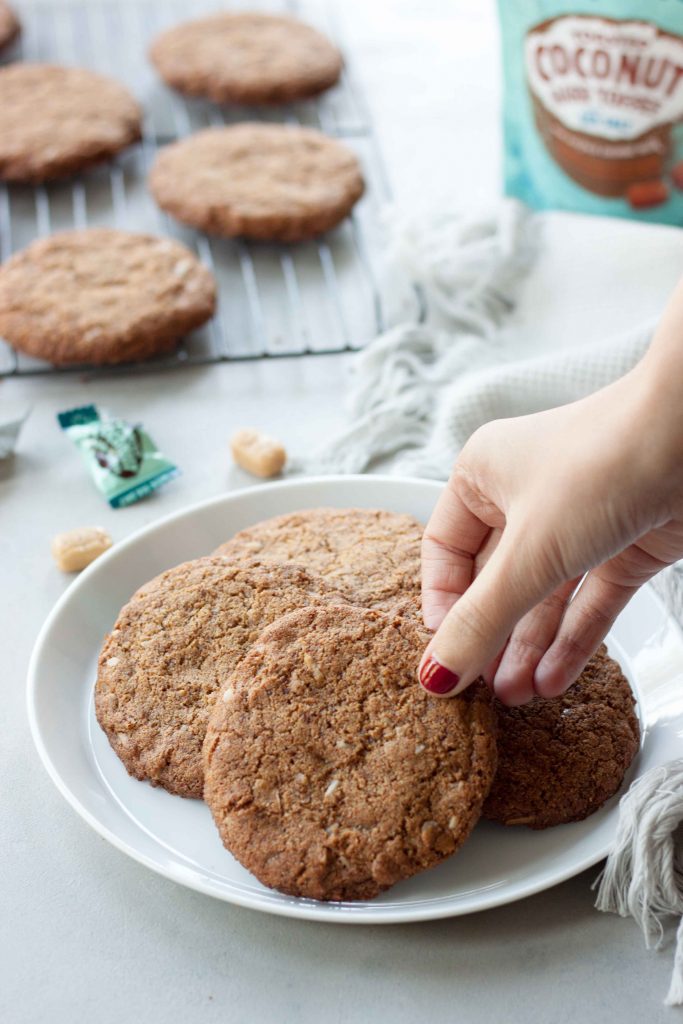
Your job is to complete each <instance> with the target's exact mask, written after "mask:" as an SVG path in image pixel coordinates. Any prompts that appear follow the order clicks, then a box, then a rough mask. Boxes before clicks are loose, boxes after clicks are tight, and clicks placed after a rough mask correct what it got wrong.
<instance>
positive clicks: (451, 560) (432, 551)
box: [422, 479, 491, 629]
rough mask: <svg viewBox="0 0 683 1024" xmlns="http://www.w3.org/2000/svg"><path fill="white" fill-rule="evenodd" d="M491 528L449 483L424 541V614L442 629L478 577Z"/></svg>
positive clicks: (428, 623)
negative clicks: (477, 563)
mask: <svg viewBox="0 0 683 1024" xmlns="http://www.w3.org/2000/svg"><path fill="white" fill-rule="evenodd" d="M490 529H491V528H490V526H488V524H487V523H485V522H483V521H482V520H481V519H479V517H478V516H476V515H475V514H474V512H472V511H471V510H470V509H469V508H468V507H467V505H466V504H465V502H464V501H463V499H462V497H461V495H460V494H459V493H458V489H457V486H456V484H455V482H454V481H453V480H452V479H451V480H449V482H448V484H447V486H446V487H445V489H444V490H443V491H442V493H441V496H440V497H439V500H438V501H437V503H436V506H435V507H434V511H433V512H432V514H431V517H430V519H429V522H428V523H427V526H426V528H425V532H424V536H423V538H422V615H423V618H424V622H425V625H426V626H427V628H428V629H438V628H439V626H440V625H441V623H442V621H443V619H444V618H445V616H446V613H447V612H448V611H449V609H450V608H451V607H452V605H454V604H455V602H456V601H457V599H458V598H459V597H461V596H462V595H463V594H464V593H465V591H466V590H467V588H468V587H469V585H470V583H471V582H472V579H473V578H474V559H475V555H476V554H477V553H478V552H479V550H480V548H481V546H482V544H484V542H485V541H486V538H487V537H488V535H489V532H490Z"/></svg>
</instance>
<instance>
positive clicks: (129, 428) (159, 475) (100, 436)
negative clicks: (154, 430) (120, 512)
mask: <svg viewBox="0 0 683 1024" xmlns="http://www.w3.org/2000/svg"><path fill="white" fill-rule="evenodd" d="M57 419H58V420H59V425H60V426H61V428H62V430H65V431H66V433H67V434H68V435H69V437H70V438H71V440H72V441H73V442H74V444H75V445H76V447H77V448H78V449H79V450H80V452H81V454H82V455H83V458H84V460H85V463H86V465H87V467H88V470H89V471H90V475H91V476H92V478H93V480H94V481H95V484H96V486H97V487H98V489H99V490H100V491H101V492H102V493H103V494H104V496H105V498H106V499H107V501H108V502H109V504H110V505H111V507H112V508H123V507H124V506H125V505H132V504H133V503H134V502H136V501H140V499H141V498H144V497H146V495H148V494H151V493H152V491H155V490H156V489H157V488H158V487H161V486H162V484H165V483H167V482H168V481H169V480H172V479H173V477H174V476H177V475H178V469H177V467H176V466H174V465H173V463H172V462H169V461H168V459H166V458H165V457H164V456H163V455H162V454H161V452H160V451H159V450H158V449H157V446H156V445H155V444H154V442H153V441H152V439H151V437H150V436H149V434H148V433H147V432H146V431H145V430H143V429H142V427H141V426H133V425H132V424H130V423H126V422H125V420H117V419H112V418H110V417H107V416H101V415H100V413H99V412H98V410H97V407H96V406H94V405H84V406H81V407H80V408H79V409H70V410H69V411H68V412H60V413H59V414H58V416H57Z"/></svg>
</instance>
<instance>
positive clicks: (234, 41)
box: [150, 12, 342, 105]
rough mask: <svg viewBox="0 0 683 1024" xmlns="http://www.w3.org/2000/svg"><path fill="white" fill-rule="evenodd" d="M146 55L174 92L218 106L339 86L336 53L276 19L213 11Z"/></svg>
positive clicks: (278, 99)
mask: <svg viewBox="0 0 683 1024" xmlns="http://www.w3.org/2000/svg"><path fill="white" fill-rule="evenodd" d="M150 57H151V59H152V62H153V64H154V65H155V66H156V68H157V70H158V71H159V73H160V75H161V76H162V78H163V79H164V80H165V81H166V82H168V84H169V85H172V86H173V87H174V88H175V89H179V90H180V92H184V93H188V94H189V95H191V96H207V97H208V98H209V99H212V100H215V101H216V102H217V103H248V104H255V105H259V104H274V103H289V102H290V101H292V100H298V99H304V98H305V97H308V96H315V95H317V94H318V93H321V92H323V90H325V89H329V88H330V86H332V85H334V84H335V82H337V81H338V79H339V76H340V74H341V71H342V58H341V54H340V53H339V51H338V50H337V49H336V48H335V47H334V46H333V45H332V43H331V42H330V41H329V40H328V39H326V38H325V36H324V35H322V34H321V33H320V32H318V31H317V30H316V29H314V28H312V27H311V26H310V25H306V24H305V23H304V22H302V21H298V20H297V19H295V18H290V17H286V16H283V15H273V14H259V13H255V12H242V13H232V14H228V13H226V12H223V13H221V14H212V15H209V17H206V18H199V19H197V20H196V21H188V22H185V23H183V24H182V25H176V26H175V27H174V28H171V29H169V30H168V31H166V32H163V33H162V34H161V35H160V36H158V37H157V39H155V40H154V42H153V43H152V47H151V49H150Z"/></svg>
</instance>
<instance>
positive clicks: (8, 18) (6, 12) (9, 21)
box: [0, 0, 21, 50]
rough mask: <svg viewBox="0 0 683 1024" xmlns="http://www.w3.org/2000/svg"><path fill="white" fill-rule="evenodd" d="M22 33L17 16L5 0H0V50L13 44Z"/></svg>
mask: <svg viewBox="0 0 683 1024" xmlns="http://www.w3.org/2000/svg"><path fill="white" fill-rule="evenodd" d="M20 32H21V24H20V22H19V19H18V18H17V16H16V14H15V13H14V11H13V10H12V8H11V7H10V5H9V4H8V3H5V0H0V50H3V49H4V48H5V47H6V46H9V45H10V43H13V42H14V40H15V39H16V38H17V36H18V35H19V33H20Z"/></svg>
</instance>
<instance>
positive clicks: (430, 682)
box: [417, 650, 467, 697]
mask: <svg viewBox="0 0 683 1024" xmlns="http://www.w3.org/2000/svg"><path fill="white" fill-rule="evenodd" d="M417 677H418V680H419V683H420V686H421V687H422V689H423V690H425V691H426V692H427V693H428V694H430V696H432V697H455V695H456V694H457V693H461V692H462V690H464V689H465V686H466V685H467V683H466V682H465V681H464V680H462V679H461V677H460V675H459V674H458V673H457V672H454V671H453V670H452V669H450V668H448V666H446V665H444V664H443V662H441V661H440V660H439V659H438V658H437V657H436V655H435V654H434V653H433V651H429V650H427V651H425V653H424V655H423V656H422V660H421V662H420V666H419V668H418V670H417Z"/></svg>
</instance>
